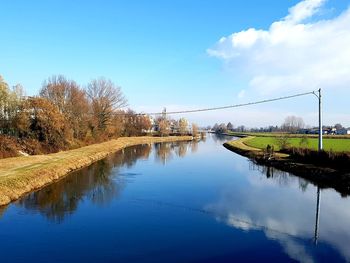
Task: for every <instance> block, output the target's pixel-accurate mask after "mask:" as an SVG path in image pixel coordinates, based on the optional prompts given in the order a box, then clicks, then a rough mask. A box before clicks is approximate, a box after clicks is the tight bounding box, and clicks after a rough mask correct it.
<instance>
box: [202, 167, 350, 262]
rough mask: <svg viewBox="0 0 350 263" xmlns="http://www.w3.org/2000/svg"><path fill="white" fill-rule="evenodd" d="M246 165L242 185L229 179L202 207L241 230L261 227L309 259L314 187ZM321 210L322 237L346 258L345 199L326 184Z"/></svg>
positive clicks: (349, 236) (349, 213)
mask: <svg viewBox="0 0 350 263" xmlns="http://www.w3.org/2000/svg"><path fill="white" fill-rule="evenodd" d="M242 170H244V169H241V171H240V172H242ZM245 171H246V172H245V174H243V177H242V179H244V180H246V184H245V185H244V187H237V185H235V184H228V185H227V186H226V187H225V188H223V189H222V191H221V193H220V195H219V198H218V200H217V201H216V202H213V203H210V204H208V205H207V206H206V209H207V210H209V211H212V212H214V213H215V214H216V216H217V219H218V220H219V221H224V222H225V223H226V224H228V225H230V226H232V227H235V228H238V229H241V230H244V231H252V230H256V229H260V230H263V231H264V232H265V235H266V236H267V237H268V238H270V239H274V240H277V241H278V242H279V243H280V244H281V245H282V246H283V248H284V250H285V252H286V253H287V254H288V255H289V256H290V257H291V258H293V259H296V260H299V261H303V262H313V256H312V252H311V251H310V249H308V247H309V244H310V243H311V241H312V238H313V236H314V227H315V226H314V224H315V210H316V197H317V196H316V195H317V189H316V188H315V187H314V186H313V185H311V184H309V185H307V187H306V189H304V191H302V190H301V187H300V184H301V183H305V182H303V180H302V179H299V178H297V177H292V176H288V175H287V174H281V175H276V177H275V178H272V179H267V178H266V177H265V175H263V174H259V172H256V171H247V169H245ZM320 210H321V211H320V213H321V216H320V230H319V240H320V242H324V243H328V244H330V245H331V246H333V247H335V248H336V249H338V250H339V251H340V252H341V254H342V255H343V256H344V257H345V258H346V260H350V250H349V249H348V244H349V243H350V232H349V229H350V203H349V200H348V199H344V198H341V197H340V195H339V194H338V193H336V192H335V191H333V190H324V191H322V192H321V209H320ZM305 241H308V242H306V243H305Z"/></svg>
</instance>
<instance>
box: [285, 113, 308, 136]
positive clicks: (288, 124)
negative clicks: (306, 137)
mask: <svg viewBox="0 0 350 263" xmlns="http://www.w3.org/2000/svg"><path fill="white" fill-rule="evenodd" d="M304 127H305V123H304V120H303V118H301V117H296V116H288V117H286V119H285V120H284V123H283V124H282V127H281V128H282V130H283V131H286V132H291V133H294V132H297V131H298V130H299V129H302V128H304Z"/></svg>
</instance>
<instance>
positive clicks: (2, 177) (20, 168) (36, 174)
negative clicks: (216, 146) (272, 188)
mask: <svg viewBox="0 0 350 263" xmlns="http://www.w3.org/2000/svg"><path fill="white" fill-rule="evenodd" d="M190 140H192V137H191V136H171V137H123V138H119V139H116V140H111V141H107V142H104V143H100V144H93V145H89V146H86V147H82V148H79V149H74V150H69V151H64V152H58V153H54V154H47V155H35V156H22V157H14V158H8V159H3V160H0V205H6V204H8V203H10V202H11V201H14V200H17V199H18V198H20V197H21V196H23V195H24V194H26V193H28V192H31V191H34V190H36V189H39V188H41V187H43V186H45V185H47V184H50V183H52V182H54V181H57V180H59V179H60V178H62V177H64V176H66V175H67V174H68V173H69V172H71V171H74V170H77V169H80V168H82V167H85V166H88V165H90V164H92V163H93V162H96V161H98V160H100V159H103V158H105V157H106V156H107V155H109V154H111V153H114V152H116V151H118V150H120V149H123V148H126V147H128V146H133V145H138V144H148V143H155V142H172V141H190Z"/></svg>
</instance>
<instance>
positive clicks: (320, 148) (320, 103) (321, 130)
mask: <svg viewBox="0 0 350 263" xmlns="http://www.w3.org/2000/svg"><path fill="white" fill-rule="evenodd" d="M318 129H319V136H318V151H321V150H322V149H323V141H322V136H323V129H322V97H321V89H319V90H318Z"/></svg>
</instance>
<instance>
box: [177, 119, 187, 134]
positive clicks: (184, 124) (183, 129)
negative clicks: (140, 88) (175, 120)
mask: <svg viewBox="0 0 350 263" xmlns="http://www.w3.org/2000/svg"><path fill="white" fill-rule="evenodd" d="M179 133H180V134H181V135H185V134H187V133H188V121H187V120H186V119H185V118H181V119H180V120H179Z"/></svg>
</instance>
